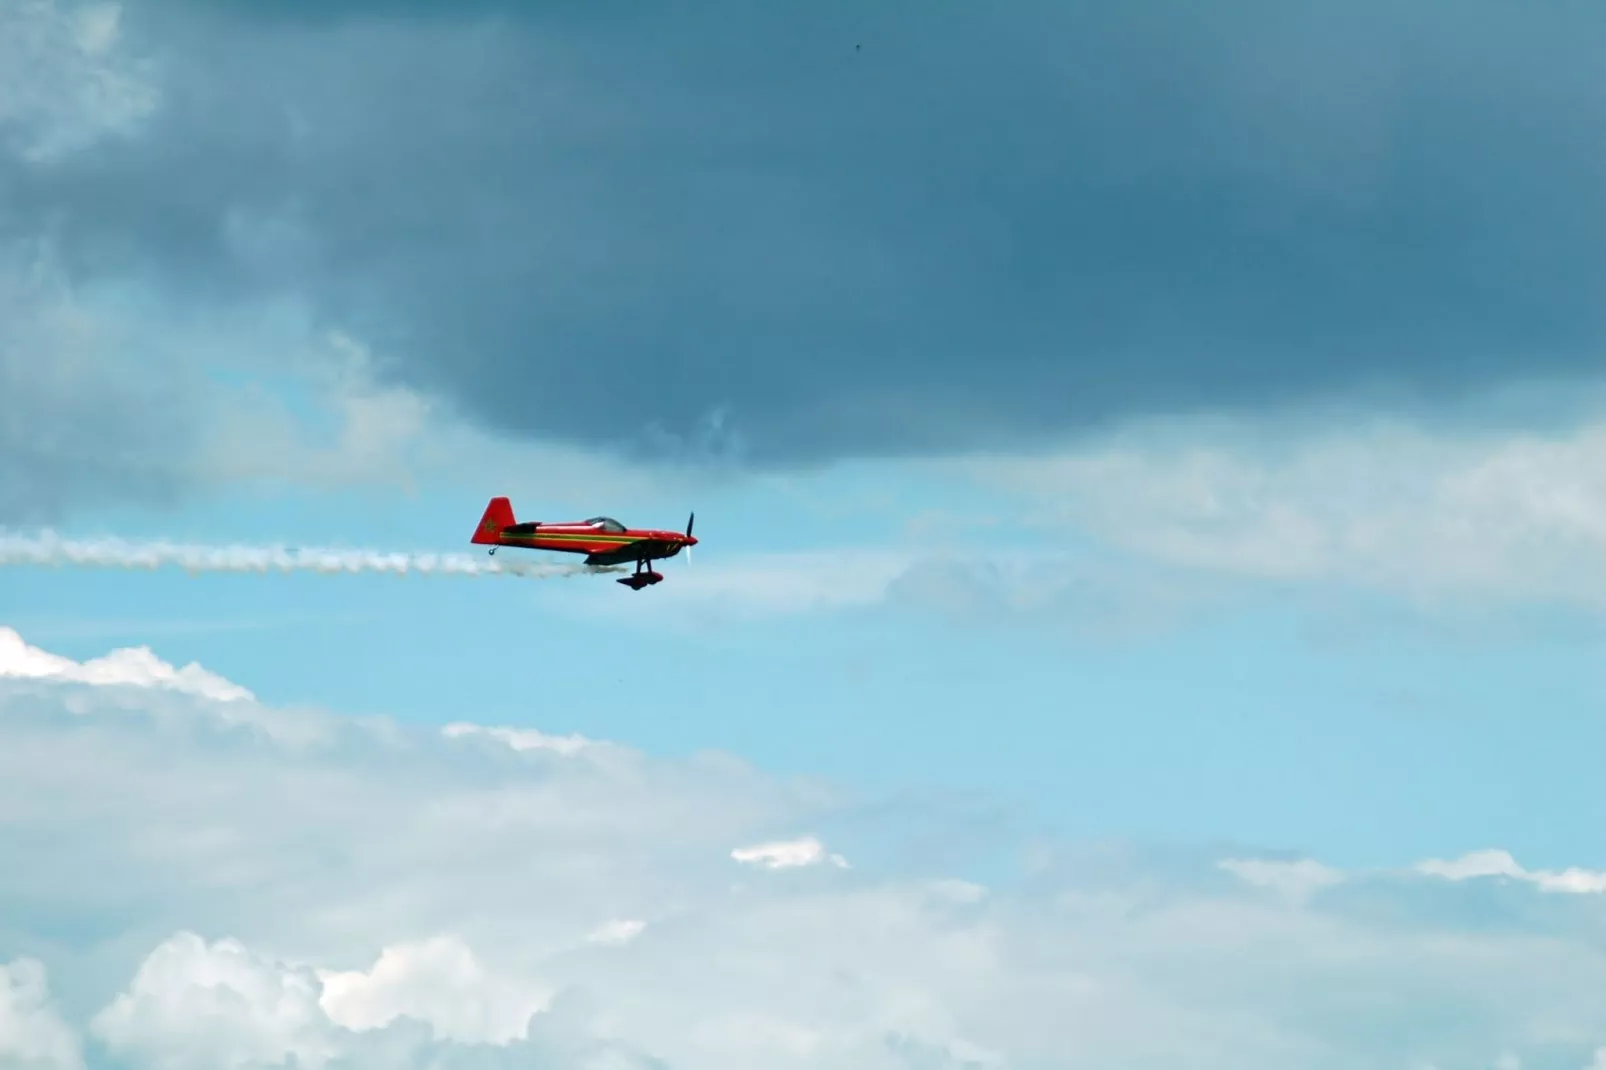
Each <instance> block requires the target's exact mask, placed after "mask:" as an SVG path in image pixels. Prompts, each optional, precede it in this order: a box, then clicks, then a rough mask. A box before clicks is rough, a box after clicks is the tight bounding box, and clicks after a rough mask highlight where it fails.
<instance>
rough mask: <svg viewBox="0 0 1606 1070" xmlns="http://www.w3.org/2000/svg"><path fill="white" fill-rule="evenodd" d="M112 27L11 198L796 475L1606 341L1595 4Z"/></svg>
mask: <svg viewBox="0 0 1606 1070" xmlns="http://www.w3.org/2000/svg"><path fill="white" fill-rule="evenodd" d="M126 23H127V28H128V31H129V35H130V38H129V40H130V45H131V47H134V48H135V49H137V50H141V51H143V52H144V53H146V54H149V55H150V56H151V57H153V59H154V60H155V61H156V69H157V70H158V71H159V72H160V88H161V93H162V106H161V109H160V110H159V111H158V112H157V113H156V115H155V116H154V117H153V118H152V119H151V120H150V121H149V124H148V125H147V126H146V128H145V129H144V131H143V132H142V133H141V135H140V136H138V137H135V138H131V139H123V140H107V141H103V142H101V143H99V144H97V145H96V146H94V147H92V148H90V149H88V150H86V151H83V152H80V153H77V154H74V155H71V156H67V157H63V158H61V159H59V160H56V161H54V162H48V163H45V164H33V165H29V166H28V167H27V168H25V169H20V170H19V169H17V168H14V167H13V168H11V169H10V170H9V171H8V172H7V173H5V174H3V175H0V182H4V183H5V184H6V186H7V187H8V188H9V189H10V190H11V191H12V192H11V195H10V196H8V197H7V198H6V202H5V203H6V204H8V205H9V206H10V210H9V211H5V210H0V225H4V226H6V227H8V228H9V229H12V230H17V231H27V230H28V229H29V228H31V227H34V226H36V225H37V223H38V221H39V220H47V221H49V225H50V227H51V228H52V229H53V232H54V233H56V234H58V235H59V236H60V238H61V239H62V241H63V242H64V247H65V248H66V249H67V250H68V251H69V253H70V255H71V256H72V258H73V259H72V263H73V266H74V269H75V270H76V271H78V272H80V273H82V274H83V275H85V276H93V277H120V276H138V277H141V278H145V279H151V278H156V279H159V280H161V281H162V282H163V283H164V284H166V285H169V286H171V287H174V288H175V289H180V290H182V292H184V293H186V294H187V295H188V296H189V298H190V299H191V300H193V301H196V302H207V301H231V302H232V301H239V300H246V301H249V300H253V299H256V298H258V297H261V296H263V295H269V294H278V295H284V294H295V295H297V296H299V297H300V298H302V299H304V300H306V301H307V302H309V304H310V307H312V308H313V309H314V310H315V311H316V312H317V313H318V314H319V315H321V316H323V317H325V318H327V319H328V320H330V321H333V322H338V323H340V324H342V325H345V326H347V327H349V328H350V329H352V330H353V331H355V332H356V333H357V334H359V335H360V336H362V337H364V338H365V339H366V340H368V341H370V342H372V343H373V344H374V345H375V347H376V350H377V351H378V352H380V353H382V354H384V355H385V356H386V358H387V360H388V365H387V367H386V373H387V374H388V375H390V376H393V377H395V378H398V379H402V380H405V381H407V382H408V383H410V384H413V385H416V386H419V387H421V388H425V389H428V390H431V391H435V392H438V393H439V394H441V395H443V396H445V397H447V398H449V399H451V400H452V401H454V402H455V403H457V404H458V405H460V406H461V407H462V409H463V410H464V411H466V412H468V413H469V414H471V415H472V416H474V417H476V418H477V419H479V420H481V421H483V422H484V423H486V424H488V425H490V426H493V427H495V428H499V429H505V430H512V431H517V432H521V433H527V434H531V435H538V436H550V437H557V438H563V439H568V440H571V441H575V442H580V443H584V444H587V445H592V446H601V447H622V446H629V445H634V446H636V447H638V448H641V447H650V446H651V445H652V444H653V442H654V441H657V440H655V439H654V438H653V435H652V433H651V432H652V429H654V428H657V429H658V430H659V433H660V438H662V437H663V436H670V437H671V438H672V437H673V436H675V435H680V436H686V435H689V434H693V433H696V432H698V429H699V428H701V430H702V432H703V433H706V434H711V435H713V436H714V437H715V438H716V439H718V438H719V437H720V436H721V435H726V436H727V438H725V439H723V440H722V441H726V442H727V443H732V442H733V443H736V444H737V445H739V446H740V447H741V448H744V449H745V450H746V451H747V455H748V456H749V457H750V458H751V459H753V460H755V461H758V462H761V463H791V462H798V461H812V460H819V459H829V458H833V457H839V456H844V455H850V454H856V453H864V452H875V453H882V454H900V453H908V452H919V451H932V450H949V449H955V450H957V449H965V448H971V447H978V446H986V445H996V444H1002V443H1021V442H1029V441H1033V440H1040V439H1042V438H1045V437H1050V436H1057V435H1061V434H1064V433H1069V432H1075V431H1077V430H1080V429H1085V428H1088V427H1091V426H1095V425H1099V424H1102V423H1105V422H1108V421H1111V420H1117V419H1120V418H1123V417H1127V416H1131V415H1138V414H1147V413H1154V412H1166V411H1175V410H1190V409H1201V408H1203V409H1227V410H1233V409H1240V408H1243V407H1248V406H1263V405H1270V404H1277V403H1282V402H1299V401H1306V400H1313V399H1314V400H1321V399H1328V398H1334V397H1342V396H1347V395H1352V394H1357V393H1367V392H1375V394H1374V395H1373V396H1376V397H1383V398H1389V399H1393V400H1394V401H1396V402H1400V403H1405V404H1410V405H1413V406H1414V405H1419V404H1421V403H1423V402H1429V403H1443V402H1445V401H1446V400H1447V399H1454V398H1459V397H1464V396H1469V395H1475V394H1477V393H1478V391H1480V390H1482V389H1484V388H1487V387H1491V386H1496V385H1499V384H1502V383H1504V382H1507V381H1509V380H1512V379H1521V378H1524V377H1527V376H1530V375H1559V376H1563V377H1566V376H1577V375H1592V374H1594V373H1595V372H1597V371H1598V370H1599V357H1598V355H1597V354H1598V351H1599V346H1600V343H1601V342H1602V341H1603V334H1606V332H1603V330H1602V326H1603V325H1602V320H1601V313H1600V311H1599V302H1598V294H1599V293H1600V292H1601V284H1602V282H1603V277H1606V242H1603V240H1602V239H1603V238H1606V233H1603V232H1602V231H1603V228H1606V210H1603V209H1606V183H1603V181H1602V179H1603V178H1606V175H1603V174H1602V171H1603V168H1606V162H1603V159H1606V158H1603V157H1602V155H1601V154H1600V152H1599V145H1600V144H1601V136H1602V134H1606V80H1603V76H1602V75H1601V74H1600V65H1599V62H1598V58H1599V56H1600V55H1601V54H1602V53H1603V51H1606V23H1603V22H1602V21H1601V20H1600V19H1599V16H1598V11H1597V9H1595V8H1594V7H1593V6H1591V5H1587V4H1584V3H1559V4H1554V5H1549V6H1547V7H1546V8H1545V9H1544V11H1543V12H1542V13H1535V12H1533V11H1529V10H1526V9H1523V10H1518V9H1516V8H1512V7H1510V6H1509V5H1502V4H1496V3H1493V2H1492V0H1474V2H1470V3H1461V4H1455V5H1450V4H1445V3H1427V2H1414V3H1413V2H1406V3H1401V2H1389V3H1383V2H1368V3H1357V4H1349V5H1343V6H1342V7H1334V6H1333V5H1331V4H1317V3H1314V2H1311V0H1279V2H1276V3H1272V2H1270V0H1265V2H1261V0H1255V2H1248V0H1245V2H1238V3H1233V4H1211V5H1186V6H1184V5H1171V6H1166V7H1164V8H1162V7H1159V6H1142V5H1110V4H1102V3H1100V4H1092V3H1072V2H1065V0H1055V2H1048V0H1042V2H1035V0H1034V2H1029V3H1020V4H1013V5H958V4H935V5H921V6H919V7H918V8H914V7H909V8H904V9H901V10H895V9H894V8H891V7H885V6H882V7H877V8H875V9H874V10H873V11H872V10H870V9H868V8H864V7H862V6H860V5H853V6H848V5H822V4H786V5H737V4H728V3H704V4H698V5H680V6H678V7H660V8H653V9H650V10H649V9H642V8H632V9H630V10H628V11H627V10H626V9H625V8H624V7H622V6H619V5H597V4H589V5H540V6H539V7H535V6H533V5H501V6H499V5H496V4H492V3H476V4H473V5H469V6H463V5H458V4H441V5H427V4H422V3H414V4H381V3H378V2H367V3H336V4H328V5H315V6H308V5H278V6H276V7H271V8H269V7H265V6H261V5H242V4H230V5H218V4H204V5H203V4H193V3H178V2H170V3H149V4H146V5H140V6H133V7H131V9H130V10H129V12H128V18H127V20H126ZM716 414H723V415H724V419H725V420H726V423H725V425H724V427H725V428H728V429H730V430H729V432H725V431H721V430H719V428H718V427H717V426H715V425H713V424H710V423H708V422H707V421H709V420H710V418H711V417H712V416H714V415H716Z"/></svg>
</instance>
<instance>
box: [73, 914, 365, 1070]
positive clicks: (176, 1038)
mask: <svg viewBox="0 0 1606 1070" xmlns="http://www.w3.org/2000/svg"><path fill="white" fill-rule="evenodd" d="M318 997H319V989H318V980H317V978H316V977H315V976H314V975H313V974H312V972H311V971H310V970H306V969H294V968H285V967H283V966H282V965H280V964H278V963H275V962H273V961H271V960H269V959H265V958H264V957H263V956H260V955H256V954H253V953H252V952H251V951H249V950H247V949H246V948H245V947H244V946H242V945H241V944H240V943H239V941H236V940H220V941H218V942H216V943H213V944H208V943H207V942H206V941H204V940H202V939H201V938H200V937H198V936H196V935H194V934H193V933H182V932H181V933H178V934H176V935H175V936H173V937H172V938H171V939H169V940H167V941H165V942H164V943H163V944H162V945H161V946H159V947H157V948H156V949H155V950H154V951H152V952H151V953H150V955H149V956H148V957H147V958H146V959H145V961H144V962H143V963H141V964H140V967H139V970H138V972H137V973H136V974H135V975H134V979H133V982H132V983H131V984H130V985H129V988H128V990H127V991H126V992H124V993H122V994H120V995H118V996H117V997H116V999H114V1000H113V1001H112V1002H111V1003H110V1004H108V1005H107V1007H106V1008H105V1009H104V1010H102V1011H101V1012H100V1013H99V1014H98V1015H96V1016H95V1019H94V1021H93V1023H92V1026H91V1029H92V1031H93V1033H94V1034H95V1036H96V1037H97V1038H98V1039H100V1040H101V1041H102V1042H103V1043H104V1044H105V1046H106V1047H107V1048H108V1049H109V1050H110V1051H111V1052H112V1053H113V1054H114V1055H118V1056H121V1057H124V1058H130V1059H133V1060H136V1061H137V1062H139V1063H143V1064H145V1065H148V1066H151V1067H157V1068H162V1070H190V1068H193V1070H203V1068H210V1067H230V1068H233V1067H252V1066H272V1065H275V1064H278V1063H283V1062H285V1061H286V1059H287V1058H293V1059H294V1060H295V1064H294V1065H298V1066H299V1065H306V1066H309V1067H320V1066H323V1065H324V1064H326V1063H327V1062H328V1061H329V1058H330V1056H331V1055H333V1054H334V1051H333V1049H332V1047H331V1045H330V1042H329V1038H328V1037H327V1035H325V1034H326V1030H325V1026H326V1020H325V1018H324V1016H323V1014H322V1011H321V1010H320V1008H319V1005H318Z"/></svg>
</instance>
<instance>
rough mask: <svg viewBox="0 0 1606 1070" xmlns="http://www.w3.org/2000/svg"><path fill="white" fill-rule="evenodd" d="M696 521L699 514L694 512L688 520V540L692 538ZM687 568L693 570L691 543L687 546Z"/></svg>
mask: <svg viewBox="0 0 1606 1070" xmlns="http://www.w3.org/2000/svg"><path fill="white" fill-rule="evenodd" d="M696 520H697V513H696V512H695V511H693V513H692V514H691V515H690V516H688V517H687V518H686V537H687V538H688V539H689V538H691V526H692V524H693V523H694V522H695V521H696ZM686 567H687V568H691V544H690V543H687V544H686Z"/></svg>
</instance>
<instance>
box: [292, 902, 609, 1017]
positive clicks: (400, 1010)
mask: <svg viewBox="0 0 1606 1070" xmlns="http://www.w3.org/2000/svg"><path fill="white" fill-rule="evenodd" d="M612 924H613V925H614V926H615V930H611V931H617V926H618V924H619V923H612ZM626 924H627V925H628V923H626ZM631 935H634V934H633V932H631V931H630V930H628V929H626V930H625V932H624V935H623V939H624V940H628V939H629V937H630V936H631ZM320 979H321V980H322V981H323V996H322V999H321V1003H322V1006H323V1009H324V1011H325V1012H326V1013H327V1014H328V1015H329V1017H330V1018H331V1019H333V1020H334V1021H336V1022H338V1023H340V1024H341V1025H343V1026H346V1027H347V1028H350V1029H358V1030H361V1029H373V1028H375V1027H378V1026H384V1025H389V1024H390V1023H391V1022H393V1021H395V1020H396V1019H397V1018H398V1017H401V1016H403V1015H406V1016H408V1017H410V1018H416V1019H418V1020H419V1021H424V1022H428V1023H429V1024H430V1025H431V1026H433V1027H434V1029H435V1030H436V1032H437V1033H438V1034H439V1035H440V1036H442V1037H446V1038H448V1039H451V1040H461V1041H467V1042H470V1043H474V1042H483V1043H489V1044H506V1043H508V1042H509V1041H511V1040H514V1039H517V1038H519V1037H522V1036H524V1035H525V1029H526V1026H527V1024H528V1022H529V1020H530V1016H531V1015H532V1014H535V1013H536V1012H538V1011H541V1010H545V1009H546V1007H547V1004H548V1002H549V1000H550V997H551V993H549V992H547V991H545V990H543V989H540V988H537V987H532V986H530V985H527V984H525V983H523V982H522V981H521V980H520V978H518V977H505V978H503V977H494V976H489V975H487V974H486V972H485V970H484V969H483V968H482V967H481V965H480V963H479V961H478V960H477V959H476V958H475V957H474V953H473V951H471V950H470V949H469V948H468V947H466V946H464V945H463V943H462V942H461V941H458V940H455V939H453V938H451V937H444V936H443V937H435V938H433V939H429V940H422V941H418V942H416V943H411V944H404V945H401V946H398V947H388V948H386V949H385V950H384V952H383V953H382V954H381V955H380V956H379V961H378V962H376V963H375V964H374V966H373V969H371V970H368V971H367V972H363V971H361V970H349V971H346V972H342V973H333V972H325V973H323V974H322V975H321V977H320Z"/></svg>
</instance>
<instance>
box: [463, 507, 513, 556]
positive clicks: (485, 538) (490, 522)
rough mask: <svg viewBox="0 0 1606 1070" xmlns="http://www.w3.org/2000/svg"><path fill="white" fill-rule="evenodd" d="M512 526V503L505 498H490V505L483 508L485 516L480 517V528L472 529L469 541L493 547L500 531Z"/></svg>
mask: <svg viewBox="0 0 1606 1070" xmlns="http://www.w3.org/2000/svg"><path fill="white" fill-rule="evenodd" d="M512 526H513V503H512V502H510V501H508V500H507V499H506V498H492V499H491V504H490V505H487V506H486V507H485V515H484V516H482V517H480V526H479V527H477V528H475V529H474V538H472V539H471V540H469V541H470V542H476V543H479V544H480V545H481V546H495V545H496V544H497V542H498V541H499V540H498V539H497V536H498V535H500V534H502V529H503V528H510V527H512Z"/></svg>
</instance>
